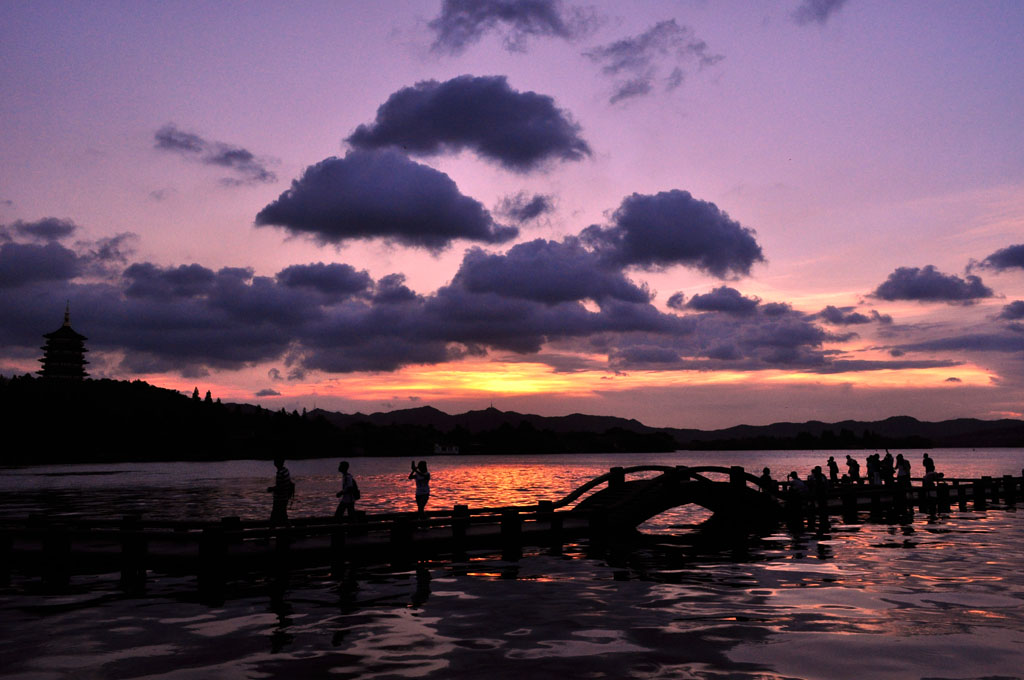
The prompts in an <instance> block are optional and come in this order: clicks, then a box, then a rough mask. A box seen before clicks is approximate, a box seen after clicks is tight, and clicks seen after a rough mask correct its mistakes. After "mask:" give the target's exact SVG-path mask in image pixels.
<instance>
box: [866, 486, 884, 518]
mask: <svg viewBox="0 0 1024 680" xmlns="http://www.w3.org/2000/svg"><path fill="white" fill-rule="evenodd" d="M868 493H869V494H871V516H872V517H878V516H880V515H881V514H882V490H881V489H880V488H879V487H873V488H871V489H870V490H869V491H868Z"/></svg>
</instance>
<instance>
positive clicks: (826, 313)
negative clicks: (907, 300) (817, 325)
mask: <svg viewBox="0 0 1024 680" xmlns="http://www.w3.org/2000/svg"><path fill="white" fill-rule="evenodd" d="M817 316H818V318H820V319H822V320H823V321H825V322H827V323H830V324H833V325H836V326H852V325H856V324H864V323H871V322H872V321H874V322H876V323H881V324H891V323H892V317H891V316H889V315H888V314H879V313H878V311H877V310H874V309H872V310H871V312H870V316H868V315H867V314H861V313H860V312H856V311H854V309H853V307H836V306H834V305H829V306H828V307H825V309H823V310H821V311H820V312H818V314H817Z"/></svg>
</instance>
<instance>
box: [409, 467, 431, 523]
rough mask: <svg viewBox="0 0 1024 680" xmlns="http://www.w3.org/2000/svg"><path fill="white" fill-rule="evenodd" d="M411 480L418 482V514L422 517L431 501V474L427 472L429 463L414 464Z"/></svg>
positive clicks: (410, 474) (410, 475)
mask: <svg viewBox="0 0 1024 680" xmlns="http://www.w3.org/2000/svg"><path fill="white" fill-rule="evenodd" d="M411 465H412V472H410V473H409V479H415V480H416V513H417V514H418V515H419V516H420V517H422V516H423V510H424V508H426V507H427V501H428V500H430V473H429V472H427V461H425V460H421V461H420V464H419V465H416V463H412V464H411Z"/></svg>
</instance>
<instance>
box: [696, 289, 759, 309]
mask: <svg viewBox="0 0 1024 680" xmlns="http://www.w3.org/2000/svg"><path fill="white" fill-rule="evenodd" d="M760 302H761V301H760V300H759V299H757V298H748V297H743V294H742V293H740V292H739V291H738V290H736V289H735V288H730V287H728V286H720V287H718V288H715V289H714V290H712V291H711V292H710V293H706V294H704V295H694V296H693V297H692V298H690V301H689V302H687V303H686V307H687V308H688V309H693V310H696V311H698V312H725V313H726V314H737V315H740V316H745V315H748V314H753V313H754V311H755V310H756V309H757V306H758V305H759V304H760Z"/></svg>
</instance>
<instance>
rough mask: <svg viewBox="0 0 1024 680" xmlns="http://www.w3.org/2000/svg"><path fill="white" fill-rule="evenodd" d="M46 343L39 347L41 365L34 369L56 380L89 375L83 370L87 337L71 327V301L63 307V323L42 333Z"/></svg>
mask: <svg viewBox="0 0 1024 680" xmlns="http://www.w3.org/2000/svg"><path fill="white" fill-rule="evenodd" d="M43 337H44V338H46V344H45V345H44V346H42V347H40V349H41V350H43V358H42V359H40V360H39V363H41V364H42V365H43V367H42V368H41V369H40V370H38V371H36V373H38V374H39V375H41V376H43V377H44V378H55V379H58V380H83V379H85V378H87V377H89V374H88V373H86V372H85V365H86V364H87V363H89V362H88V361H86V360H85V353H86V352H88V351H89V350H87V349H86V348H85V341H86V340H88V338H87V337H85V336H84V335H82V334H80V333H76V332H75V330H74V329H73V328H71V303H70V302H69V303H68V305H67V307H65V308H64V325H62V326H61V327H60V328H58V329H57V330H55V331H54V332H52V333H46V334H45V335H43Z"/></svg>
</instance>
